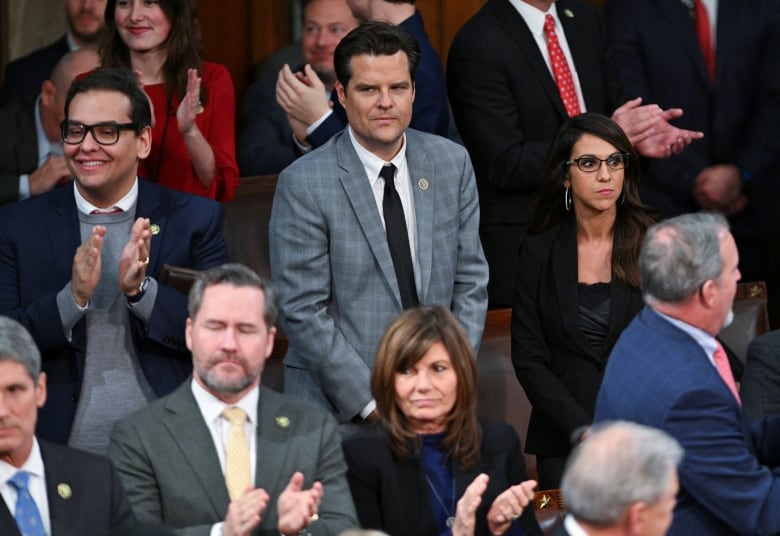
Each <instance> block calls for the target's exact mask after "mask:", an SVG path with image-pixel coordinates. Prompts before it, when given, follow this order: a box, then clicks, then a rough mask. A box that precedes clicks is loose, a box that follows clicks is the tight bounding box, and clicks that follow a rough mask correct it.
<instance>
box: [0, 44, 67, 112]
mask: <svg viewBox="0 0 780 536" xmlns="http://www.w3.org/2000/svg"><path fill="white" fill-rule="evenodd" d="M69 51H70V47H69V46H68V39H67V37H66V36H65V35H64V34H63V36H62V37H60V38H59V39H57V40H56V41H54V42H53V43H51V44H50V45H46V46H45V47H41V48H39V49H36V50H33V51H32V52H30V53H29V54H27V55H26V56H23V57H21V58H19V59H16V60H14V61H12V62H11V63H9V64H8V65H7V66H6V68H5V78H3V80H5V82H4V84H3V87H2V88H0V106H3V105H5V104H7V103H9V102H11V101H12V100H14V99H17V98H19V97H28V96H31V95H37V94H38V92H39V91H40V90H41V84H42V83H43V81H44V80H46V79H47V78H49V76H50V75H51V72H52V71H53V70H54V67H55V66H56V65H57V62H58V61H60V58H62V57H63V56H64V55H65V54H67V53H68V52H69Z"/></svg>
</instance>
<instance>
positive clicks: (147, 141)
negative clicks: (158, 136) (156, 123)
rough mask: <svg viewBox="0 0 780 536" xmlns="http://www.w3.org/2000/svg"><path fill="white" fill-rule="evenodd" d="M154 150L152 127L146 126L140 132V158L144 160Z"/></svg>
mask: <svg viewBox="0 0 780 536" xmlns="http://www.w3.org/2000/svg"><path fill="white" fill-rule="evenodd" d="M151 151H152V127H150V126H148V125H147V126H145V127H143V128H142V129H141V133H140V134H138V158H139V159H141V160H143V159H144V158H146V157H147V156H149V153H150V152H151Z"/></svg>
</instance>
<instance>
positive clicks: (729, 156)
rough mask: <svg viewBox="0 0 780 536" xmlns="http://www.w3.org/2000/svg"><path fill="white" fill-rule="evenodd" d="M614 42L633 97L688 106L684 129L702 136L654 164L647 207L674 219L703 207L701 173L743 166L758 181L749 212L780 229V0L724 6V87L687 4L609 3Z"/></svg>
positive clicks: (724, 2) (646, 178)
mask: <svg viewBox="0 0 780 536" xmlns="http://www.w3.org/2000/svg"><path fill="white" fill-rule="evenodd" d="M605 14H606V22H607V30H608V37H609V44H610V47H611V50H612V52H613V53H614V55H615V58H616V59H617V61H615V67H616V68H617V69H618V72H619V74H620V77H621V80H622V82H623V85H624V89H625V97H626V98H633V97H637V96H641V97H643V98H644V102H654V103H657V104H659V105H660V106H662V107H664V108H670V107H680V108H682V109H683V110H684V112H685V113H684V115H683V116H682V117H681V118H680V119H678V120H675V121H674V123H675V124H676V125H678V126H680V127H682V128H686V129H693V130H701V131H703V132H704V138H703V139H701V140H697V141H694V142H693V143H692V144H691V145H690V146H689V147H688V148H686V149H685V150H684V151H683V152H682V153H681V154H679V155H676V156H673V157H671V158H668V159H666V160H649V161H647V162H646V163H647V168H646V173H645V174H644V175H643V177H642V185H641V186H642V190H641V197H642V201H644V202H645V203H647V204H649V205H650V206H652V207H654V208H656V209H657V210H659V211H660V212H661V213H663V214H664V216H673V215H677V214H682V213H685V212H691V211H695V210H699V207H698V206H697V204H696V203H695V202H694V200H693V197H692V196H691V190H692V188H693V184H694V180H695V179H696V176H697V175H698V174H699V172H700V171H701V170H702V169H703V168H705V167H708V166H711V165H715V164H734V165H736V166H738V167H739V168H740V169H742V170H745V171H747V172H749V173H750V174H751V175H752V183H751V186H750V191H749V194H748V198H749V205H748V210H749V211H751V212H753V213H754V214H755V216H756V217H757V218H758V220H759V221H760V222H761V223H762V224H763V225H772V226H773V227H775V228H780V217H778V213H777V209H776V204H777V201H776V200H777V198H778V196H780V179H779V178H778V169H779V168H780V12H778V4H777V2H776V1H774V0H755V1H751V2H745V1H744V0H720V1H719V2H718V13H717V36H716V39H715V43H716V55H715V58H716V59H715V61H716V80H715V83H714V85H713V84H712V83H711V82H710V80H709V77H708V75H707V71H706V68H705V66H704V59H703V56H702V53H701V49H700V47H699V43H698V41H697V38H696V33H695V30H694V22H693V20H692V18H691V15H690V12H689V10H688V8H686V6H685V5H684V2H681V1H680V0H608V1H607V2H606V10H605Z"/></svg>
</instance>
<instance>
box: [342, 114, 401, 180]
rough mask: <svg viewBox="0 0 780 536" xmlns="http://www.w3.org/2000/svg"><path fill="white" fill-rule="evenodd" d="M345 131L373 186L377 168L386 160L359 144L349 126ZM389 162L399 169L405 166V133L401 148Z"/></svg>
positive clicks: (376, 176)
mask: <svg viewBox="0 0 780 536" xmlns="http://www.w3.org/2000/svg"><path fill="white" fill-rule="evenodd" d="M347 132H348V133H349V141H351V142H352V147H354V148H355V152H356V153H357V156H358V158H359V159H360V163H361V164H363V169H365V170H366V173H367V174H368V181H369V182H370V183H371V186H373V185H374V184H376V181H378V180H379V170H381V169H382V168H383V167H384V166H385V164H387V162H385V161H384V160H382V159H381V158H379V157H378V156H377V155H375V154H374V153H372V152H371V151H369V150H368V149H366V148H365V147H363V146H362V145H360V142H358V141H357V140H356V139H355V134H354V133H353V132H352V127H351V126H350V127H347ZM390 163H391V164H393V165H395V167H396V168H397V169H399V170H400V169H402V168H405V167H406V134H404V135H403V140H402V142H401V150H400V151H398V154H396V155H395V156H394V157H393V159H392V160H390Z"/></svg>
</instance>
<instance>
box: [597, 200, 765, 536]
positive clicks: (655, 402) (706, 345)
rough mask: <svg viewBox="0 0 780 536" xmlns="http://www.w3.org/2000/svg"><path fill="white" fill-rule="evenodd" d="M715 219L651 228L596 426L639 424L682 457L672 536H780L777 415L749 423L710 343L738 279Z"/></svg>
mask: <svg viewBox="0 0 780 536" xmlns="http://www.w3.org/2000/svg"><path fill="white" fill-rule="evenodd" d="M738 262H739V255H738V254H737V247H736V244H735V242H734V238H733V237H732V236H731V233H729V230H728V223H727V221H726V220H725V218H723V216H721V215H719V214H708V213H704V212H700V213H695V214H687V215H683V216H678V217H676V218H672V219H670V220H666V221H662V222H660V223H658V224H656V225H654V226H653V227H651V228H650V229H649V230H648V232H647V236H646V237H645V240H644V243H643V244H642V249H641V252H640V255H639V269H640V272H641V283H642V285H641V288H642V292H643V294H644V298H645V302H646V303H647V306H646V307H645V308H644V309H643V310H642V311H641V312H640V313H639V315H638V316H637V317H636V318H635V319H634V320H633V322H632V323H631V324H630V325H629V326H628V327H627V328H626V330H625V331H624V332H623V334H622V335H621V337H620V339H619V340H618V342H617V344H616V345H615V348H614V350H613V351H612V355H611V356H610V358H609V362H608V364H607V368H606V371H605V374H604V381H603V382H602V384H601V390H600V391H599V395H598V399H597V401H596V414H595V418H594V422H599V421H604V420H614V419H624V420H629V421H634V422H637V423H639V424H644V425H647V426H653V427H655V428H660V429H661V430H664V431H666V432H667V433H668V434H669V435H671V436H672V437H674V438H675V439H676V440H677V441H678V442H679V443H680V445H682V447H683V448H684V449H685V458H684V459H683V461H682V463H681V464H680V468H679V477H680V493H679V495H678V502H677V506H676V508H675V512H674V521H673V522H672V527H671V530H670V532H669V534H671V535H673V536H676V535H685V536H688V535H691V534H711V535H718V534H724V535H725V534H778V533H780V510H778V509H777V508H776V505H777V504H780V468H779V467H778V466H779V465H780V417H775V418H767V419H762V420H758V421H750V420H748V419H747V418H746V417H745V416H744V415H743V413H742V407H741V404H740V400H739V394H738V392H737V388H736V385H735V382H734V377H733V375H732V372H731V369H730V368H729V366H728V360H727V358H726V356H725V353H724V352H723V348H722V346H721V345H720V344H719V343H718V342H717V340H716V339H715V335H717V333H718V332H719V331H720V330H721V328H722V327H723V326H724V325H727V324H728V322H730V319H729V317H731V316H732V313H731V307H732V304H733V300H734V295H735V293H736V290H737V281H738V280H739V278H740V272H739V269H738V268H737V265H738Z"/></svg>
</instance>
